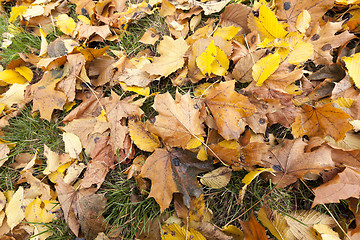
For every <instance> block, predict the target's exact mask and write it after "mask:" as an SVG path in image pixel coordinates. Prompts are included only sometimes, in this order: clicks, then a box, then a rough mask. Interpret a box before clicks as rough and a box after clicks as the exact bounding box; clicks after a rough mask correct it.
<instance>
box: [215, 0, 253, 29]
mask: <svg viewBox="0 0 360 240" xmlns="http://www.w3.org/2000/svg"><path fill="white" fill-rule="evenodd" d="M250 11H251V8H250V7H248V6H246V5H244V4H241V3H233V4H229V5H228V6H226V7H225V11H224V12H223V13H222V14H221V15H220V25H221V26H222V27H228V26H235V27H241V30H240V33H241V34H247V33H249V32H250V29H249V28H248V25H247V16H248V15H249V13H250Z"/></svg>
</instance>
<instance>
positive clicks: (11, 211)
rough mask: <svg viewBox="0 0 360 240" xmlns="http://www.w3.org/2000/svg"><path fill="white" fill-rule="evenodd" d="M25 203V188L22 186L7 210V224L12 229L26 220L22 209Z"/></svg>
mask: <svg viewBox="0 0 360 240" xmlns="http://www.w3.org/2000/svg"><path fill="white" fill-rule="evenodd" d="M23 201H24V188H23V187H21V186H20V187H19V189H18V190H17V191H16V192H15V193H14V195H13V196H12V198H11V199H10V201H9V203H8V204H7V205H6V209H5V213H6V218H7V224H8V225H9V227H10V228H11V229H13V228H14V227H16V226H17V225H18V224H19V223H20V222H21V221H22V220H23V219H24V218H25V213H24V210H23V209H22V205H23Z"/></svg>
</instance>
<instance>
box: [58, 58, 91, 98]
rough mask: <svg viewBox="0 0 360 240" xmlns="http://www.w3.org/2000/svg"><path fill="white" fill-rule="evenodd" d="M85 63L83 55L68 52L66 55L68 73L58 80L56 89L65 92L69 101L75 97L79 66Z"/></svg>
mask: <svg viewBox="0 0 360 240" xmlns="http://www.w3.org/2000/svg"><path fill="white" fill-rule="evenodd" d="M84 64H85V57H84V56H83V55H82V54H80V53H77V54H70V55H68V56H67V65H66V66H68V74H67V77H66V78H64V79H63V80H61V81H60V82H59V84H58V85H57V89H58V90H60V91H62V92H63V93H65V95H66V96H67V98H68V101H69V102H72V101H74V99H75V85H76V79H77V77H78V76H79V74H80V71H81V68H82V67H83V66H84Z"/></svg>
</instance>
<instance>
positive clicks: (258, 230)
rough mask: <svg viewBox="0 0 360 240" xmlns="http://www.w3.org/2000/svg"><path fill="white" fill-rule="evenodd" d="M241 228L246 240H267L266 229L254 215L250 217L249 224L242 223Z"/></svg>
mask: <svg viewBox="0 0 360 240" xmlns="http://www.w3.org/2000/svg"><path fill="white" fill-rule="evenodd" d="M240 224H241V227H242V228H243V232H244V239H249V240H266V239H268V238H267V237H266V233H265V228H264V227H263V226H261V224H260V223H258V221H256V218H255V216H254V214H253V213H251V215H250V219H249V221H247V222H243V221H240Z"/></svg>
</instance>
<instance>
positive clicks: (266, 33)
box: [256, 4, 288, 39]
mask: <svg viewBox="0 0 360 240" xmlns="http://www.w3.org/2000/svg"><path fill="white" fill-rule="evenodd" d="M256 27H257V30H258V31H259V34H260V37H261V38H262V39H264V38H265V37H267V38H269V39H275V38H284V37H285V36H286V35H287V34H288V32H287V31H285V29H284V28H283V26H282V25H281V23H279V21H278V20H277V18H276V16H275V13H274V12H273V11H271V10H270V9H269V8H268V7H267V6H266V5H264V4H263V5H261V6H260V8H259V18H258V19H257V20H256Z"/></svg>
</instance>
